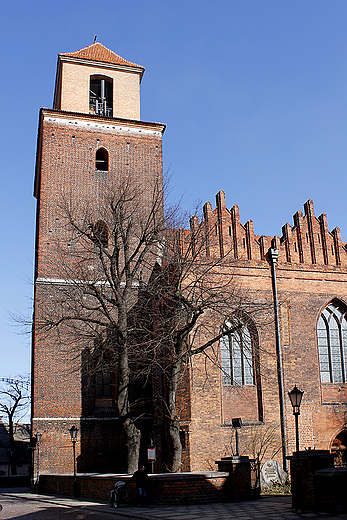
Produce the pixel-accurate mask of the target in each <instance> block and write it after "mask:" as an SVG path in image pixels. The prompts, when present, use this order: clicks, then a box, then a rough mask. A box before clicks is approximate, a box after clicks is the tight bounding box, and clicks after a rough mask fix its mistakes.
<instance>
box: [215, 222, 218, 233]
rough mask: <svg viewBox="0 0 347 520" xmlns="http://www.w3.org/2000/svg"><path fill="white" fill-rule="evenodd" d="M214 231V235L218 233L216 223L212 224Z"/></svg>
mask: <svg viewBox="0 0 347 520" xmlns="http://www.w3.org/2000/svg"><path fill="white" fill-rule="evenodd" d="M214 232H215V234H216V235H218V227H217V224H215V225H214Z"/></svg>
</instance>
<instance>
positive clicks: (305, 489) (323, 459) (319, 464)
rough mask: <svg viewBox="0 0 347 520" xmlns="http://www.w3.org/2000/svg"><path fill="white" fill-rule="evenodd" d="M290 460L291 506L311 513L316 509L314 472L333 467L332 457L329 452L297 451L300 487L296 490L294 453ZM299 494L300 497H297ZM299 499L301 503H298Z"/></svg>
mask: <svg viewBox="0 0 347 520" xmlns="http://www.w3.org/2000/svg"><path fill="white" fill-rule="evenodd" d="M288 459H289V460H290V475H291V483H292V504H293V508H294V509H299V508H300V509H304V510H306V511H313V510H314V509H316V503H317V496H316V492H315V486H314V478H313V477H314V472H315V471H317V470H319V469H324V468H331V467H333V466H334V455H333V454H331V453H330V451H329V450H308V451H299V459H300V461H299V464H300V481H301V485H300V488H299V490H298V488H297V485H296V484H297V461H296V452H294V453H293V456H292V457H288ZM298 493H301V497H299V496H298ZM300 498H301V503H300Z"/></svg>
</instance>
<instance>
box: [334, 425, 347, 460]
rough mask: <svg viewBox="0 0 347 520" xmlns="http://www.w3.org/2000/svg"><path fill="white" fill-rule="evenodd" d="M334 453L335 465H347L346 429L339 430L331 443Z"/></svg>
mask: <svg viewBox="0 0 347 520" xmlns="http://www.w3.org/2000/svg"><path fill="white" fill-rule="evenodd" d="M331 453H334V454H335V466H347V430H341V431H340V433H339V434H338V435H336V437H335V439H334V440H333V442H332V444H331Z"/></svg>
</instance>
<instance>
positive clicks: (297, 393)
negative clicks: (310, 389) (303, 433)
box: [288, 385, 304, 509]
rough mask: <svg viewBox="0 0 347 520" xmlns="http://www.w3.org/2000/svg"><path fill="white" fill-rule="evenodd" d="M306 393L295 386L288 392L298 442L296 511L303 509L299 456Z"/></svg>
mask: <svg viewBox="0 0 347 520" xmlns="http://www.w3.org/2000/svg"><path fill="white" fill-rule="evenodd" d="M303 394H304V392H302V391H301V390H299V389H298V388H297V386H296V385H295V386H294V388H293V390H292V391H291V392H288V395H289V399H290V402H291V403H292V407H293V415H294V417H295V442H296V486H295V487H296V490H295V491H296V493H295V494H296V505H297V507H296V509H301V472H300V454H299V415H300V405H301V399H302V396H303Z"/></svg>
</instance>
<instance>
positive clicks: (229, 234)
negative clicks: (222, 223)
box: [229, 226, 231, 237]
mask: <svg viewBox="0 0 347 520" xmlns="http://www.w3.org/2000/svg"><path fill="white" fill-rule="evenodd" d="M229 237H231V226H229Z"/></svg>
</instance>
